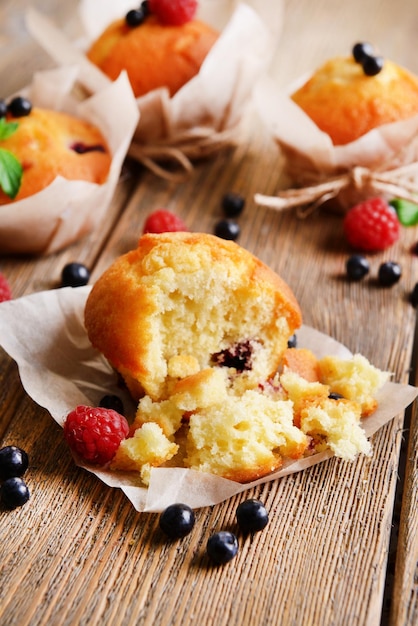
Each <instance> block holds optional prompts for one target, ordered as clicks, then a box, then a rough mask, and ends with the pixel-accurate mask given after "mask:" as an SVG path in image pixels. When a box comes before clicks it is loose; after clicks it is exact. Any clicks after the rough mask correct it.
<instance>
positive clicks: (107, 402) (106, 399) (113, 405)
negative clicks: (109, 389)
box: [99, 394, 124, 415]
mask: <svg viewBox="0 0 418 626" xmlns="http://www.w3.org/2000/svg"><path fill="white" fill-rule="evenodd" d="M99 406H101V407H103V408H105V409H112V410H113V411H116V412H117V413H119V414H120V415H123V410H124V409H123V402H122V400H121V399H120V398H119V396H115V395H112V394H108V395H106V396H103V398H101V400H100V402H99Z"/></svg>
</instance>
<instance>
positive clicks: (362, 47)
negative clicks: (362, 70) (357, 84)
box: [352, 42, 373, 63]
mask: <svg viewBox="0 0 418 626" xmlns="http://www.w3.org/2000/svg"><path fill="white" fill-rule="evenodd" d="M352 52H353V57H354V60H355V61H356V62H357V63H362V62H363V59H364V57H365V56H373V46H372V45H371V44H370V43H367V42H361V43H356V44H355V45H354V46H353V50H352Z"/></svg>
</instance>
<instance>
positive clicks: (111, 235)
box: [0, 0, 418, 626]
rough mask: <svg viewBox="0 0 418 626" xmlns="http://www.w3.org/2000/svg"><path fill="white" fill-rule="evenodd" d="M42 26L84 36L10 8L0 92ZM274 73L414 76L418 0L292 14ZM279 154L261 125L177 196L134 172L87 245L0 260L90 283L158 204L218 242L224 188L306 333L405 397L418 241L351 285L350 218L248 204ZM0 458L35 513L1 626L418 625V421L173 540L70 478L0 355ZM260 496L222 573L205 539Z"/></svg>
mask: <svg viewBox="0 0 418 626" xmlns="http://www.w3.org/2000/svg"><path fill="white" fill-rule="evenodd" d="M29 4H30V5H32V6H33V5H34V6H35V7H36V6H37V8H39V10H42V11H44V12H46V11H49V12H50V13H51V15H52V16H53V17H54V19H55V21H56V23H57V24H58V25H59V26H60V27H62V28H63V29H65V30H66V31H67V32H68V33H69V34H71V35H72V34H73V33H75V32H76V29H77V20H76V19H75V17H74V13H73V12H74V10H75V9H74V6H73V3H60V2H58V1H57V0H48V1H43V0H42V2H41V0H38V1H35V2H30V3H29V1H26V0H14V1H11V0H3V2H2V3H1V6H0V25H1V26H0V45H1V55H0V74H1V79H2V80H1V85H2V94H3V95H5V96H6V95H8V94H10V93H12V92H14V91H15V90H17V89H19V88H20V87H21V86H22V85H24V84H26V83H27V82H28V81H29V79H30V77H31V74H32V72H33V71H34V70H35V69H38V68H42V69H43V68H47V67H51V66H52V62H51V60H50V59H49V58H48V57H47V55H46V54H45V53H43V51H42V50H40V48H39V46H38V45H37V44H36V43H34V42H33V41H32V40H31V38H30V37H29V35H28V34H27V33H26V32H25V29H24V26H23V21H22V11H23V10H24V9H26V8H27V7H28V6H29ZM284 17H285V28H284V31H283V33H282V37H281V39H280V41H279V45H278V50H277V58H276V62H275V72H276V75H277V80H278V82H279V84H283V85H285V84H286V83H287V82H288V81H289V80H291V79H292V78H294V77H296V76H299V75H300V74H303V73H304V72H305V71H307V70H310V69H312V67H314V66H315V65H317V64H318V63H319V62H321V61H322V60H324V59H325V58H326V57H328V56H331V55H334V54H340V53H342V54H345V53H346V52H347V51H349V50H350V49H351V46H352V44H353V43H354V42H355V41H361V40H369V41H372V42H373V43H375V44H376V45H377V46H378V47H379V48H380V49H381V51H382V53H383V54H384V55H385V56H387V57H390V58H392V59H394V60H396V61H397V62H399V63H401V64H403V65H406V66H408V67H409V68H410V69H411V70H412V71H414V72H416V73H418V56H417V54H416V29H417V24H418V6H417V4H416V0H403V2H401V3H394V2H393V1H392V0H380V1H379V0H370V1H369V2H367V4H366V3H364V2H361V1H360V0H352V2H350V3H342V4H339V5H338V9H337V8H336V4H335V3H334V2H333V1H332V0H318V1H317V2H311V1H310V0H292V1H290V0H286V1H285V16H284ZM280 163H281V161H280V155H279V153H278V151H277V148H276V146H275V145H274V144H273V142H272V141H271V139H270V137H269V135H268V133H267V131H266V130H265V129H263V128H260V126H259V124H258V123H257V121H256V120H254V121H253V123H251V124H250V125H248V126H246V127H245V128H243V132H242V137H241V139H240V142H239V144H238V146H237V147H236V148H234V149H229V150H227V151H226V152H223V153H220V154H217V155H216V156H214V157H212V158H210V159H208V160H206V161H202V162H199V163H197V164H196V166H195V170H194V172H193V174H192V175H191V177H190V179H189V180H187V181H185V182H184V183H178V184H174V183H173V182H168V181H165V180H162V179H160V178H158V177H156V176H155V175H153V174H151V173H149V172H147V171H145V170H144V169H143V168H141V167H140V166H139V165H137V164H135V163H132V162H129V161H128V162H127V163H126V166H125V167H124V170H123V173H122V175H121V178H120V182H119V185H118V188H117V191H116V193H115V196H114V198H113V202H112V207H111V210H110V212H109V215H108V218H107V220H106V222H105V223H103V225H102V227H101V229H100V231H98V232H94V233H93V234H91V235H90V236H88V237H86V238H84V239H83V240H82V241H80V242H79V243H77V244H75V245H73V246H71V247H69V248H67V249H66V250H64V251H62V252H61V253H58V254H54V255H52V256H49V257H46V258H16V257H13V256H0V271H1V272H3V273H4V274H5V275H6V276H7V277H8V278H9V281H10V283H11V286H12V289H13V294H14V296H15V297H18V296H22V295H24V294H30V293H33V292H37V291H41V290H44V289H52V288H55V287H56V286H57V285H58V284H59V281H60V273H61V269H62V267H63V266H64V265H65V264H66V263H67V262H69V261H78V262H81V263H85V264H86V265H87V266H89V267H90V268H91V270H92V282H93V281H94V280H95V278H97V277H98V276H99V275H100V274H101V272H102V271H103V270H104V268H105V267H107V266H108V265H109V263H110V262H111V261H112V260H113V259H114V258H115V257H116V256H118V255H120V254H121V253H124V252H125V251H127V250H129V249H130V248H132V247H134V246H135V244H136V239H137V237H138V235H139V233H140V232H141V228H142V224H143V221H144V219H145V216H146V215H147V214H148V213H149V212H150V211H151V210H153V209H155V208H157V207H160V206H165V207H167V208H169V209H173V210H174V211H176V212H177V213H178V214H180V215H181V216H182V217H183V218H184V219H185V220H186V222H187V223H188V225H189V227H190V229H191V230H195V231H207V232H212V231H213V227H214V224H215V222H216V221H217V220H218V219H219V218H220V216H221V209H220V200H221V198H222V195H223V194H224V193H225V192H227V191H236V192H239V193H241V194H243V195H244V196H245V197H246V199H247V205H246V210H245V212H244V214H243V215H242V217H240V220H239V221H240V225H241V227H242V233H241V236H240V239H239V243H240V244H241V245H243V246H244V247H247V248H248V249H249V250H251V251H252V252H254V253H255V254H257V255H258V256H259V257H260V258H262V259H263V260H264V261H265V262H266V263H267V264H269V265H270V266H271V267H273V268H274V269H275V270H277V271H278V272H279V273H280V274H281V275H282V276H283V277H284V278H285V279H286V281H287V282H288V283H289V284H290V285H291V286H292V288H293V290H294V292H295V294H296V296H297V298H298V300H299V302H300V305H301V308H302V311H303V313H304V321H305V323H306V324H309V325H311V326H313V327H315V328H317V329H319V330H320V331H323V332H325V333H327V334H329V335H332V336H333V337H335V338H336V339H337V340H339V341H341V342H342V343H344V344H345V345H347V346H348V347H349V348H350V349H351V350H352V351H353V352H357V351H358V352H361V353H362V354H364V355H365V356H367V358H369V359H370V361H371V362H372V363H374V364H375V365H376V366H378V367H380V368H381V369H387V370H390V371H392V372H394V380H395V381H396V382H408V381H411V382H412V383H414V381H415V365H416V354H415V343H414V341H415V323H416V311H415V309H414V308H413V307H412V306H411V305H410V304H409V302H408V294H409V293H410V291H411V289H412V287H413V286H414V284H415V282H416V281H417V280H418V258H417V257H416V256H415V257H414V256H413V255H412V254H411V253H410V246H411V245H412V244H413V243H414V242H415V241H416V240H418V231H417V229H416V228H410V229H403V232H402V237H401V240H400V241H399V243H397V244H396V245H394V246H393V247H392V248H390V249H389V250H387V251H385V252H382V253H379V254H376V255H374V256H372V257H371V266H372V270H371V274H372V277H371V278H370V279H367V280H366V281H364V282H362V283H348V282H347V281H346V280H345V279H344V267H345V261H346V258H347V256H348V252H349V251H348V248H347V246H346V244H345V241H344V238H343V236H342V229H341V218H340V217H339V216H337V215H333V214H327V213H325V212H323V211H318V212H316V213H314V214H313V215H311V216H310V217H309V218H308V219H305V220H301V219H299V218H298V217H297V216H296V214H295V213H294V212H286V213H283V214H279V213H277V212H274V211H272V210H270V209H261V208H257V207H256V206H255V204H254V201H253V196H254V193H256V192H260V191H261V192H263V193H267V194H274V193H275V191H276V190H277V189H278V188H279V185H280ZM383 260H397V261H399V262H400V263H401V264H402V267H403V276H402V279H401V281H400V282H399V283H398V284H397V285H395V286H394V287H393V288H390V289H382V288H379V287H377V286H376V283H375V281H374V277H375V276H376V272H377V268H378V266H379V264H380V263H381V262H382V261H383ZM0 436H1V443H2V445H8V444H15V445H19V446H21V447H23V448H24V449H26V450H27V452H28V453H29V456H30V468H29V471H28V474H27V480H28V484H29V486H30V489H31V493H32V496H31V499H30V501H29V503H27V504H26V505H25V506H24V507H22V508H20V509H16V510H15V511H12V512H9V511H3V510H2V511H0V533H1V534H0V537H1V539H0V545H1V557H0V624H1V625H2V626H11V625H15V624H16V625H19V626H23V625H24V624H31V625H34V624H48V625H54V626H55V625H56V626H58V625H60V626H62V625H64V624H71V625H73V624H84V625H87V624H89V625H92V624H109V625H110V624H111V625H114V624H123V625H128V624H129V625H134V624H135V625H139V624H144V625H149V626H151V625H152V626H157V625H158V624H162V625H164V626H167V625H168V624H173V625H174V624H176V625H180V624H196V625H197V626H201V625H205V624H213V625H216V626H223V625H225V626H226V625H227V624H228V626H242V625H247V624H248V625H267V624H283V625H295V626H296V625H297V626H299V625H301V624H309V625H315V626H317V625H321V626H324V625H331V624H333V625H343V624H344V625H347V626H353V625H355V624H360V625H362V626H363V625H367V626H376V625H378V624H380V623H383V624H389V623H390V624H392V625H397V626H406V625H410V626H412V625H413V624H416V623H418V583H417V581H418V569H417V561H418V540H417V534H416V533H417V530H418V513H417V502H418V495H417V494H418V491H417V485H418V474H417V460H418V458H417V439H418V426H417V415H416V410H410V411H407V414H406V415H405V416H404V415H399V416H396V417H395V418H394V419H393V421H392V422H391V423H389V424H388V425H387V426H386V427H384V428H383V429H382V430H381V431H379V432H378V433H377V434H376V435H375V436H374V437H373V446H374V452H373V455H372V456H371V457H370V458H359V459H358V460H357V461H355V462H354V463H346V462H343V461H341V460H335V459H333V460H330V461H328V462H326V463H324V464H320V465H317V466H315V467H313V468H311V469H310V470H307V471H305V472H303V473H299V474H295V475H292V476H289V477H288V478H285V479H282V480H280V481H276V482H270V483H267V484H265V485H264V486H261V487H257V488H256V489H252V490H251V491H249V492H247V493H244V494H242V495H241V496H239V497H235V498H232V499H230V500H228V501H226V502H224V503H222V504H220V505H217V506H215V507H210V508H205V509H199V510H197V511H196V517H197V523H196V527H195V528H194V530H193V532H192V533H191V534H190V535H189V536H187V537H186V538H185V539H183V540H182V541H178V542H175V543H169V542H167V541H165V540H164V538H163V537H162V534H161V533H160V531H159V530H158V515H157V514H138V513H137V512H135V510H134V509H133V507H132V506H131V504H130V503H129V501H128V500H127V499H126V498H125V496H124V495H123V494H122V493H119V492H118V491H116V490H113V489H110V488H107V487H105V486H104V485H103V484H102V483H101V482H100V481H99V480H98V479H96V478H95V477H94V476H92V475H90V474H88V473H87V472H85V471H83V470H81V469H79V468H77V467H76V466H75V465H74V463H73V461H72V458H71V456H70V453H69V451H68V449H67V447H66V445H65V443H64V442H63V438H62V432H61V429H60V428H59V427H58V426H57V425H56V424H55V422H54V421H53V420H52V419H51V417H50V416H49V414H48V413H47V412H46V411H44V410H42V409H41V408H40V407H39V406H37V405H36V404H35V403H34V402H33V401H32V400H31V399H30V398H29V397H28V396H27V395H26V394H25V392H24V391H23V389H22V386H21V383H20V379H19V374H18V370H17V367H16V365H15V363H14V361H12V360H11V359H10V358H9V357H8V356H7V355H6V353H5V352H4V351H2V350H1V351H0ZM247 497H256V498H259V499H261V500H262V501H264V502H265V504H266V506H267V508H268V509H269V512H270V523H269V525H268V527H267V528H266V529H265V530H264V531H263V532H262V533H259V534H258V535H257V536H256V537H255V538H254V540H251V539H250V538H248V539H246V540H245V541H243V542H242V543H241V548H240V552H239V555H238V556H237V558H236V559H235V560H234V561H232V562H231V563H230V564H228V565H227V566H225V567H221V568H215V567H212V566H210V565H209V564H208V562H207V559H206V557H205V554H204V552H205V544H206V541H207V539H208V537H209V535H210V534H211V533H212V532H213V531H215V530H220V529H222V528H233V527H234V514H235V509H236V507H237V505H238V503H239V502H240V501H242V500H243V499H245V498H247Z"/></svg>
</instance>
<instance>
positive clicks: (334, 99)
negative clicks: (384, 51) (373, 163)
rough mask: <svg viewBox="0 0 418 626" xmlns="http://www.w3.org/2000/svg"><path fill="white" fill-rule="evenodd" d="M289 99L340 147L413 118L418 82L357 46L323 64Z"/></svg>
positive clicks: (406, 72)
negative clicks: (381, 128) (351, 51)
mask: <svg viewBox="0 0 418 626" xmlns="http://www.w3.org/2000/svg"><path fill="white" fill-rule="evenodd" d="M361 46H362V47H361ZM359 50H360V53H359V52H358V51H359ZM361 51H362V52H361ZM355 57H356V58H355ZM370 66H371V68H372V69H369V67H370ZM369 74H372V75H369ZM291 97H292V99H293V101H294V102H296V104H297V105H298V106H299V107H300V108H301V109H303V111H304V112H305V113H306V114H307V115H308V116H309V117H310V118H311V119H312V120H313V121H314V122H315V124H316V125H317V126H318V127H319V128H320V129H321V130H322V131H324V132H325V133H327V134H328V135H329V136H330V137H331V139H332V142H333V144H334V145H345V144H347V143H350V142H352V141H354V140H356V139H358V138H359V137H361V136H362V135H364V134H365V133H367V132H368V131H370V130H372V129H373V128H376V127H378V126H382V125H383V124H387V123H390V122H397V121H400V120H404V119H408V118H411V117H412V116H414V115H418V78H417V77H416V76H414V75H413V74H412V73H410V72H409V71H407V70H406V69H404V68H402V67H400V66H399V65H397V64H395V63H393V62H392V61H390V60H387V59H385V60H383V59H382V58H381V57H376V56H375V55H373V54H372V53H371V51H370V47H368V46H367V45H366V44H357V45H356V46H355V47H354V48H353V55H352V56H346V57H336V58H333V59H330V60H328V61H327V62H326V63H324V64H323V65H322V66H321V67H319V68H318V69H317V70H316V71H315V72H314V73H313V75H312V76H311V77H310V78H309V80H308V81H307V82H305V84H304V85H303V86H302V87H300V88H299V89H297V90H296V91H295V92H294V93H293V94H292V96H291Z"/></svg>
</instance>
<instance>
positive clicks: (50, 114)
mask: <svg viewBox="0 0 418 626" xmlns="http://www.w3.org/2000/svg"><path fill="white" fill-rule="evenodd" d="M6 120H7V122H14V123H16V124H17V129H16V131H15V132H13V133H12V134H11V135H10V136H9V137H7V138H6V139H3V140H2V141H1V142H0V147H1V148H2V149H4V150H7V151H9V152H11V153H12V154H13V155H14V156H15V157H16V159H17V160H18V161H19V163H20V164H21V166H22V178H21V184H20V187H19V190H18V192H17V194H16V195H15V197H14V198H11V197H10V196H9V195H7V194H6V193H4V191H2V190H0V204H8V203H10V202H17V201H19V200H23V199H24V198H27V197H29V196H32V195H33V194H35V193H37V192H39V191H41V190H43V189H44V188H45V187H47V186H48V185H50V184H51V183H52V181H53V180H54V179H55V178H56V177H57V176H62V177H63V178H66V179H68V180H83V181H88V182H92V183H97V184H102V183H104V182H105V181H106V180H107V176H108V173H109V169H110V165H111V161H112V157H111V154H110V150H109V147H108V145H107V142H106V140H105V138H104V137H103V135H102V133H101V132H100V130H99V129H98V128H96V127H95V126H94V125H93V124H91V123H90V122H87V121H85V120H82V119H79V118H76V117H74V116H72V115H69V114H67V113H63V112H59V111H54V110H48V109H43V108H36V107H34V108H32V109H31V110H30V112H29V113H28V114H26V115H22V116H17V117H15V116H13V115H12V114H10V113H8V114H7V117H6Z"/></svg>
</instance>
